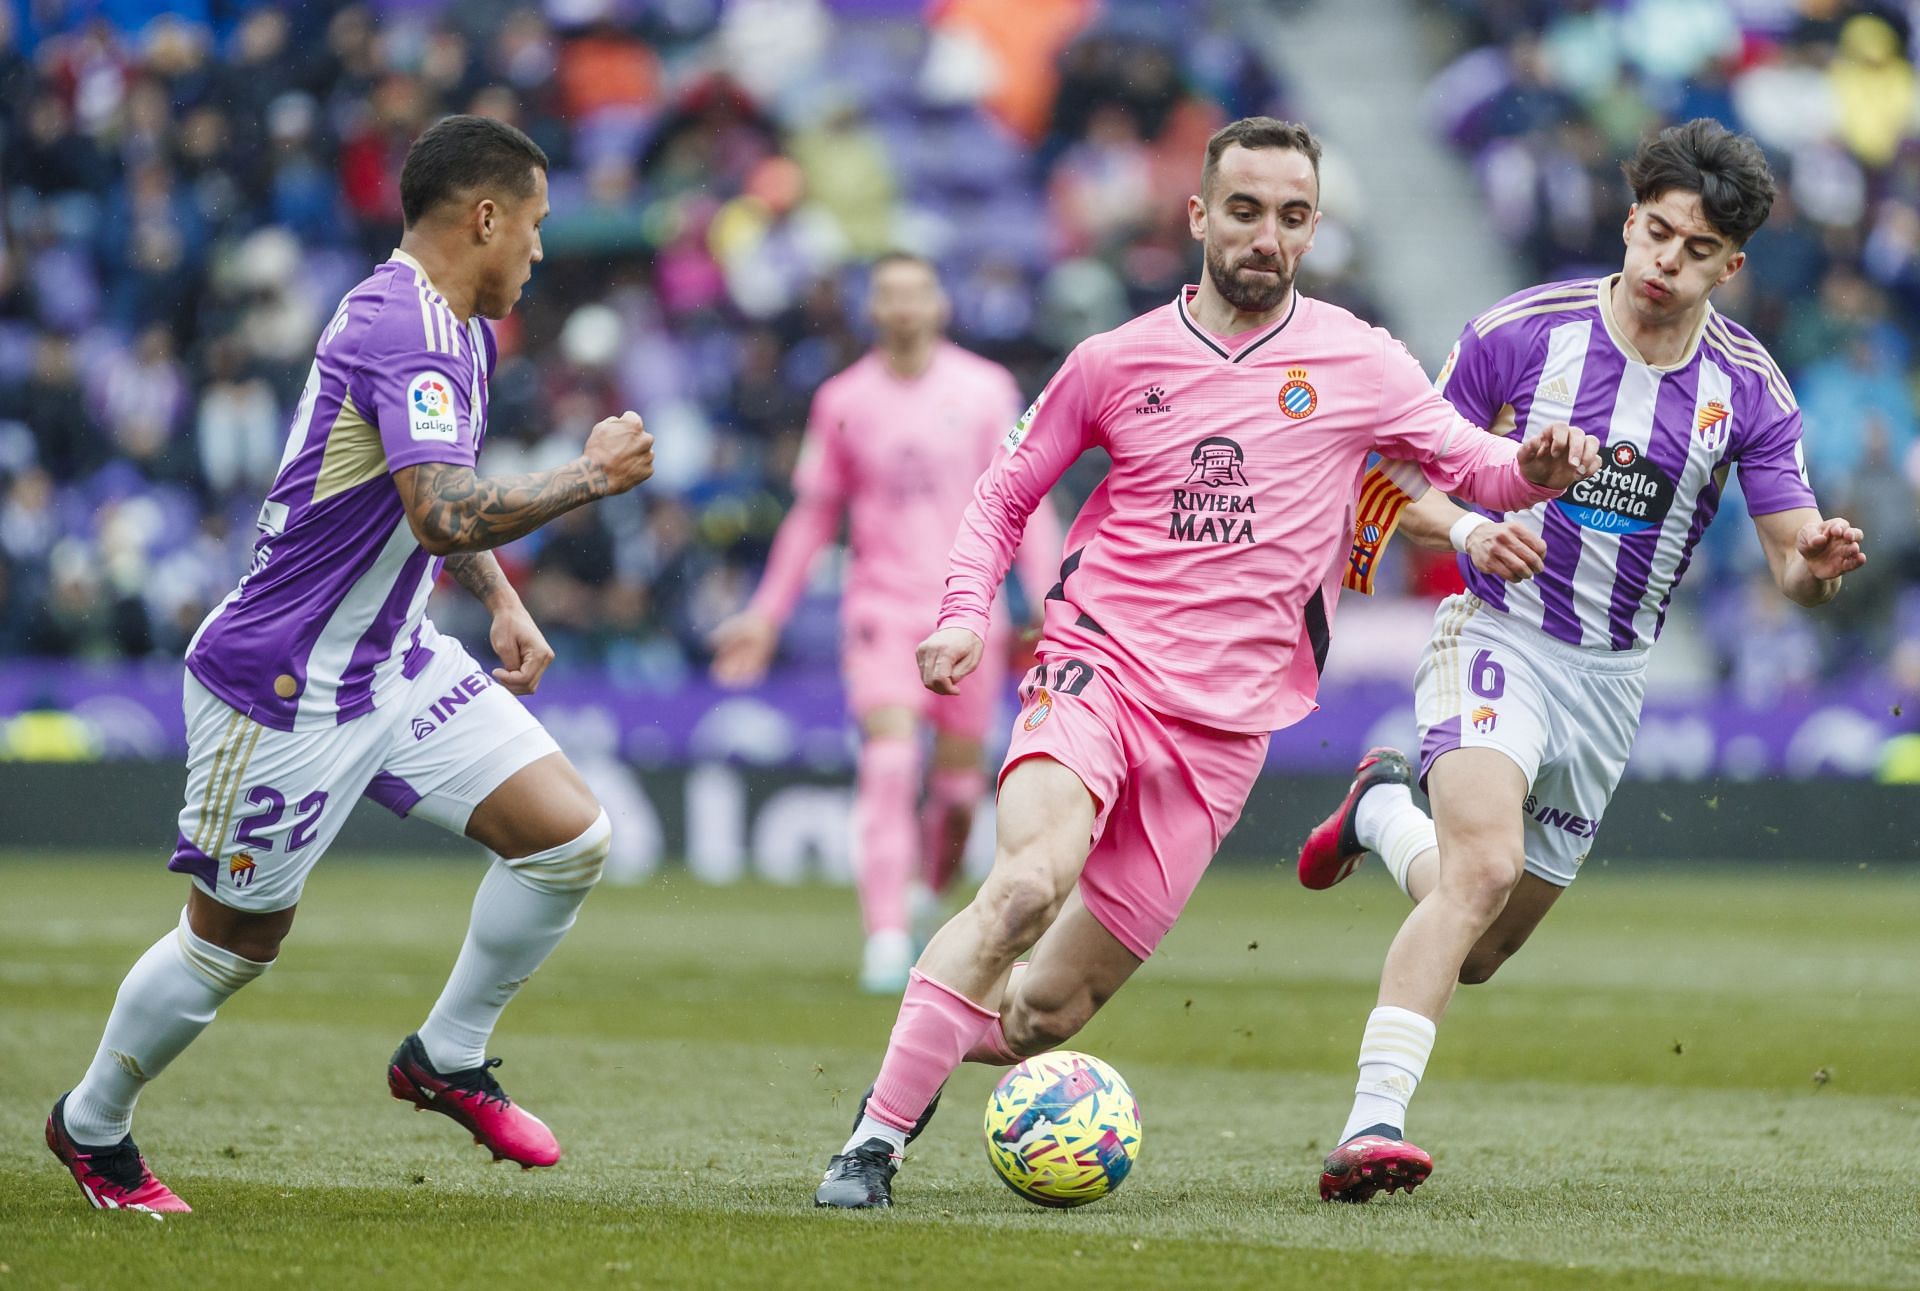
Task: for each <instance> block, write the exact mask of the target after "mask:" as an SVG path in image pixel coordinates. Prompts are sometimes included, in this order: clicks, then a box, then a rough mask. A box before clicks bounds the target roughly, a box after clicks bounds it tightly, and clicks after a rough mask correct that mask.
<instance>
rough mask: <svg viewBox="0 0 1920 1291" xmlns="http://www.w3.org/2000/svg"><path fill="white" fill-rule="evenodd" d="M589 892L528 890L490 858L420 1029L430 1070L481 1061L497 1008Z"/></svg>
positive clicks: (529, 972)
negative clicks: (456, 953) (442, 984)
mask: <svg viewBox="0 0 1920 1291" xmlns="http://www.w3.org/2000/svg"><path fill="white" fill-rule="evenodd" d="M591 890H592V889H591V888H586V887H583V888H578V889H574V890H571V891H558V892H556V891H554V890H552V889H550V888H544V887H534V886H533V885H532V884H530V883H527V882H524V881H523V880H521V879H520V878H519V877H517V876H516V875H515V874H514V871H513V869H512V868H511V867H510V866H508V864H507V863H506V862H505V861H498V860H496V861H495V862H494V863H493V865H492V866H491V867H490V868H489V869H488V870H487V874H486V877H485V878H483V879H481V880H480V890H479V891H478V892H477V893H475V894H474V898H473V918H472V920H471V921H470V922H469V923H468V925H467V939H466V942H465V943H464V944H463V945H462V946H461V947H460V958H459V959H457V960H455V961H454V965H453V973H452V974H451V975H450V976H449V977H448V978H447V985H446V988H445V989H444V990H442V991H441V992H440V998H439V999H438V1000H436V1001H434V1005H433V1011H432V1012H431V1013H429V1014H427V1020H426V1021H425V1022H423V1023H422V1024H421V1026H420V1043H421V1045H422V1046H424V1047H425V1049H426V1051H427V1061H428V1062H431V1063H432V1064H433V1066H434V1070H436V1071H441V1072H450V1071H465V1070H466V1069H467V1068H469V1067H478V1066H479V1065H480V1064H481V1063H483V1062H485V1061H486V1060H487V1040H488V1039H489V1038H490V1037H491V1036H492V1035H493V1028H494V1024H495V1023H496V1022H498V1021H499V1020H500V1012H501V1010H502V1009H505V1008H506V1007H507V1005H508V1004H509V1003H510V1002H511V1001H512V1000H513V997H514V996H515V995H516V994H518V993H519V990H520V988H521V987H522V986H525V985H526V984H527V979H528V978H529V977H532V976H533V971H534V970H535V969H536V968H538V967H540V965H541V964H543V963H545V962H546V958H547V956H548V955H549V954H551V953H552V952H553V948H554V947H555V946H558V945H559V944H560V939H561V938H562V937H564V936H566V935H567V929H569V928H571V927H573V920H574V916H575V915H576V914H578V913H579V911H580V903H581V902H582V901H585V900H586V899H587V893H588V892H589V891H591Z"/></svg>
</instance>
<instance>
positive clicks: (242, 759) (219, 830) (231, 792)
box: [200, 722, 266, 861]
mask: <svg viewBox="0 0 1920 1291" xmlns="http://www.w3.org/2000/svg"><path fill="white" fill-rule="evenodd" d="M247 725H248V726H249V727H251V728H252V729H251V730H250V731H249V732H247V751H246V752H245V753H242V754H241V755H240V756H239V758H238V759H237V760H236V761H235V762H233V763H231V764H230V765H232V766H233V768H234V771H233V774H232V776H230V777H229V779H230V780H231V784H230V785H229V786H228V788H227V790H226V793H225V795H224V796H225V798H226V802H225V804H224V805H223V806H222V807H221V809H220V817H219V821H218V823H217V824H216V825H215V826H214V830H213V837H212V838H211V839H209V840H208V844H209V846H207V847H202V848H201V849H200V850H201V851H203V852H205V853H206V854H207V855H208V856H211V857H213V859H214V860H216V861H218V860H219V859H220V852H219V850H218V849H219V848H221V847H223V846H224V845H225V844H226V841H227V826H228V825H231V824H232V823H233V805H234V803H235V802H236V801H238V800H239V797H240V786H241V785H243V784H245V783H246V776H247V764H248V763H249V762H252V761H253V746H254V745H256V744H258V743H259V742H260V732H261V731H263V730H265V729H266V727H264V726H261V725H259V724H258V723H256V722H248V723H247ZM236 747H237V746H236Z"/></svg>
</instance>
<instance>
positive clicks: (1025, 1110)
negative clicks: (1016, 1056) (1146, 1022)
mask: <svg viewBox="0 0 1920 1291" xmlns="http://www.w3.org/2000/svg"><path fill="white" fill-rule="evenodd" d="M986 1140H987V1160H989V1161H991V1162H992V1163H993V1171H994V1173H995V1174H997V1175H999V1176H1000V1178H1001V1180H1002V1181H1003V1182H1004V1183H1005V1184H1006V1185H1007V1187H1009V1188H1011V1189H1013V1190H1014V1191H1015V1192H1017V1193H1019V1194H1020V1195H1021V1196H1022V1197H1025V1198H1026V1199H1027V1200H1028V1201H1031V1202H1033V1203H1034V1204H1035V1205H1039V1206H1056V1207H1067V1206H1084V1205H1086V1204H1087V1203H1088V1202H1090V1201H1098V1200H1100V1199H1101V1198H1102V1197H1104V1196H1106V1195H1107V1194H1109V1193H1111V1192H1112V1191H1113V1190H1114V1189H1115V1188H1118V1187H1119V1186H1120V1184H1121V1183H1122V1181H1124V1180H1125V1179H1126V1177H1127V1174H1128V1172H1129V1171H1131V1170H1132V1169H1133V1163H1134V1161H1135V1159H1137V1158H1138V1157H1139V1155H1140V1105H1139V1104H1138V1103H1137V1102H1135V1101H1134V1097H1133V1091H1132V1090H1131V1089H1129V1088H1127V1082H1126V1081H1125V1080H1123V1079H1121V1077H1120V1073H1119V1072H1117V1071H1115V1070H1114V1069H1113V1068H1112V1067H1109V1066H1108V1065H1107V1064H1106V1063H1104V1062H1102V1061H1100V1060H1099V1059H1098V1058H1095V1057H1093V1056H1091V1055H1089V1054H1084V1053H1074V1052H1072V1051H1071V1050H1064V1049H1063V1050H1061V1051H1059V1052H1057V1053H1044V1054H1041V1055H1040V1056H1039V1057H1037V1058H1029V1059H1027V1060H1026V1061H1025V1062H1023V1063H1021V1064H1020V1065H1019V1066H1018V1067H1015V1068H1014V1069H1013V1070H1012V1071H1010V1072H1008V1073H1007V1074H1006V1076H1005V1077H1004V1078H1002V1079H1001V1081H1000V1083H999V1084H998V1085H995V1086H994V1088H993V1096H992V1097H991V1098H989V1099H988V1100H987V1123H986Z"/></svg>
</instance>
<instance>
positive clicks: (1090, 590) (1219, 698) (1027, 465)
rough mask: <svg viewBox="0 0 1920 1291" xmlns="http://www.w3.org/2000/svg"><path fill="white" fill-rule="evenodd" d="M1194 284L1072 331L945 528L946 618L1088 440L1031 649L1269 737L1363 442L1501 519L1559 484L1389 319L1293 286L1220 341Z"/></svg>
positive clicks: (1344, 517)
mask: <svg viewBox="0 0 1920 1291" xmlns="http://www.w3.org/2000/svg"><path fill="white" fill-rule="evenodd" d="M1195 290H1196V289H1195V288H1193V287H1188V288H1186V289H1185V291H1184V292H1183V293H1182V294H1181V295H1180V296H1179V297H1178V298H1176V299H1175V300H1174V301H1173V302H1172V303H1171V304H1168V305H1165V306H1163V307H1161V308H1159V309H1156V310H1154V311H1152V312H1151V313H1148V314H1143V315H1142V316H1141V317H1139V318H1136V319H1134V320H1133V321H1132V322H1130V323H1128V324H1126V325H1125V326H1123V327H1119V328H1116V329H1114V330H1113V331H1111V332H1105V333H1102V334H1101V335H1099V336H1094V337H1090V338H1089V339H1087V340H1086V341H1083V342H1082V343H1081V344H1080V345H1079V346H1078V347H1077V348H1076V349H1075V350H1074V351H1073V353H1072V354H1070V355H1069V356H1068V357H1067V361H1066V363H1065V364H1064V365H1063V366H1062V367H1061V369H1060V371H1059V372H1058V373H1056V374H1055V376H1054V378H1053V380H1052V381H1051V382H1049V383H1048V385H1047V388H1046V389H1045V390H1044V391H1043V392H1042V393H1041V395H1040V397H1039V399H1037V400H1035V401H1034V404H1033V406H1032V407H1030V408H1028V409H1027V411H1026V413H1025V414H1024V415H1023V416H1022V417H1021V418H1020V420H1019V421H1018V422H1016V423H1015V424H1014V428H1013V430H1012V431H1011V432H1010V433H1009V434H1008V435H1007V437H1006V451H1005V452H1004V453H1002V454H1001V455H1000V457H999V458H998V459H997V460H996V461H995V462H994V465H993V468H992V469H991V470H989V471H988V472H987V473H986V474H985V475H983V476H982V477H981V479H980V483H979V485H978V487H977V488H976V489H975V490H974V495H973V501H972V502H971V503H969V504H968V506H967V511H966V516H965V518H964V519H963V520H962V521H961V524H960V534H959V538H958V540H957V542H956V544H955V546H954V549H953V555H952V558H951V560H950V562H949V564H948V573H947V594H946V599H945V600H944V601H943V602H942V604H941V610H940V626H941V627H964V628H968V629H970V630H972V631H974V632H976V633H982V635H984V628H985V624H986V621H987V613H988V607H989V605H990V603H991V601H992V598H993V593H994V590H995V588H997V587H998V586H999V584H1000V580H1001V579H1002V578H1003V577H1004V576H1005V572H1006V569H1007V565H1008V562H1009V561H1010V560H1011V558H1012V553H1013V544H1014V541H1015V539H1016V537H1017V536H1018V534H1019V533H1020V531H1021V527H1022V525H1023V524H1024V523H1025V521H1026V517H1027V513H1028V512H1029V511H1031V510H1032V509H1033V507H1034V506H1035V504H1036V503H1037V502H1038V501H1039V499H1041V498H1042V497H1044V496H1045V495H1046V492H1047V490H1048V489H1050V488H1051V487H1052V486H1053V484H1054V482H1055V481H1056V480H1058V479H1059V478H1060V475H1061V473H1062V472H1063V471H1065V470H1066V468H1067V467H1068V466H1069V465H1070V464H1071V463H1072V462H1073V460H1074V459H1075V458H1077V457H1079V456H1080V454H1081V453H1083V452H1085V451H1086V450H1087V449H1089V448H1095V447H1098V448H1101V449H1104V450H1105V451H1106V453H1107V456H1108V458H1109V459H1110V460H1111V465H1110V467H1109V469H1108V472H1107V478H1106V480H1105V481H1104V482H1103V483H1102V484H1101V485H1100V487H1099V488H1098V489H1096V490H1095V491H1094V493H1093V496H1092V497H1090V498H1088V499H1087V504H1086V505H1085V506H1084V507H1082V508H1081V510H1080V514H1079V516H1078V517H1077V518H1076V519H1075V520H1074V522H1073V524H1072V526H1071V528H1070V529H1069V530H1068V532H1067V540H1066V552H1067V555H1066V560H1065V562H1064V563H1063V564H1062V567H1061V569H1062V576H1061V578H1060V581H1059V583H1058V584H1057V585H1056V588H1055V590H1054V592H1053V593H1052V594H1051V596H1050V598H1049V600H1048V603H1047V622H1046V636H1045V643H1044V647H1043V653H1045V654H1055V655H1074V656H1077V657H1080V658H1083V659H1086V660H1088V661H1090V662H1093V663H1097V664H1099V665H1100V666H1102V667H1103V668H1105V669H1107V670H1108V671H1109V672H1110V673H1111V674H1112V675H1113V676H1114V677H1115V679H1117V680H1118V681H1119V682H1120V684H1121V685H1123V686H1125V687H1126V688H1127V689H1128V690H1130V691H1132V692H1133V693H1134V694H1135V695H1136V696H1138V697H1139V699H1140V700H1141V701H1142V702H1144V703H1146V704H1147V705H1148V706H1149V707H1151V708H1153V709H1155V710H1157V711H1159V712H1161V713H1165V714H1167V715H1169V716H1172V717H1178V718H1183V719H1185V720H1187V721H1191V722H1195V723H1197V724H1200V725H1203V726H1208V727H1212V728H1214V729H1217V730H1225V731H1270V730H1276V729H1278V728H1280V727H1283V726H1287V725H1290V724H1291V723H1293V722H1296V721H1298V720H1299V719H1300V718H1301V717H1302V716H1304V715H1305V714H1307V713H1308V712H1310V711H1312V709H1313V707H1314V702H1313V697H1314V693H1315V691H1316V690H1317V689H1318V688H1319V680H1320V669H1321V667H1322V666H1323V665H1324V664H1325V662H1326V654H1327V644H1328V640H1329V634H1330V631H1331V628H1332V622H1333V607H1334V600H1335V598H1336V597H1337V596H1338V595H1339V590H1340V581H1341V576H1342V574H1343V573H1344V572H1345V569H1346V561H1347V555H1348V552H1349V549H1350V547H1351V542H1352V538H1353V522H1354V507H1355V504H1356V501H1357V497H1358V493H1359V485H1360V479H1361V475H1362V473H1363V472H1364V470H1365V468H1366V464H1367V457H1368V455H1369V454H1370V453H1376V452H1377V453H1380V454H1383V455H1385V456H1388V457H1394V458H1402V459H1408V460H1412V461H1416V462H1419V463H1421V464H1422V465H1423V466H1424V467H1425V469H1426V472H1427V474H1428V475H1429V476H1430V477H1431V478H1432V479H1433V480H1434V482H1435V483H1437V484H1440V486H1441V487H1443V488H1445V489H1446V490H1448V491H1449V492H1452V493H1458V494H1460V495H1461V496H1463V497H1466V498H1469V499H1471V500H1474V501H1479V502H1482V503H1483V504H1485V505H1487V506H1488V507H1490V508H1491V509H1493V510H1496V511H1503V510H1513V509H1522V508H1524V507H1527V506H1531V505H1533V504H1534V503H1535V502H1538V501H1541V500H1544V499H1546V498H1550V497H1553V496H1556V494H1555V493H1554V491H1552V490H1546V489H1541V488H1538V487H1537V486H1535V485H1534V484H1532V483H1531V482H1529V481H1528V480H1527V479H1526V477H1525V476H1523V475H1522V474H1521V473H1520V470H1519V467H1518V465H1517V464H1516V462H1515V457H1516V455H1517V453H1518V451H1519V445H1518V444H1517V443H1515V442H1514V441H1512V440H1508V439H1502V438H1500V437H1498V436H1495V435H1489V434H1487V433H1486V432H1485V431H1484V430H1482V429H1480V428H1479V427H1478V426H1475V425H1473V424H1472V423H1471V422H1469V421H1466V420H1465V419H1463V418H1462V417H1461V416H1460V414H1459V413H1457V412H1455V411H1454V409H1453V408H1452V406H1451V405H1449V404H1448V403H1447V401H1446V400H1445V399H1444V398H1442V397H1441V396H1440V395H1439V394H1437V393H1435V391H1434V389H1433V387H1432V386H1431V385H1429V384H1428V382H1427V378H1426V375H1425V374H1424V373H1423V372H1422V371H1421V370H1420V365H1419V364H1418V363H1417V362H1415V361H1414V359H1413V356H1412V355H1410V354H1408V353H1407V351H1406V349H1405V348H1404V347H1403V346H1402V345H1401V344H1400V343H1399V342H1398V341H1396V340H1394V339H1393V337H1391V336H1389V335H1388V334H1387V333H1386V332H1385V331H1384V330H1382V329H1380V328H1377V327H1371V326H1369V325H1368V324H1366V323H1364V322H1362V321H1361V320H1360V319H1358V318H1355V317H1354V316H1353V315H1352V314H1350V313H1348V312H1347V311H1346V310H1344V309H1340V308H1338V307H1337V306H1334V305H1329V304H1327V303H1325V302H1324V301H1318V300H1312V299H1309V298H1307V297H1304V296H1301V295H1299V294H1298V293H1297V292H1296V293H1295V295H1294V304H1293V307H1292V309H1291V311H1290V312H1289V313H1288V314H1287V316H1286V317H1285V318H1284V319H1283V320H1282V321H1280V322H1278V323H1275V324H1273V325H1272V326H1270V327H1267V328H1264V329H1261V330H1259V331H1256V332H1249V333H1245V334H1243V335H1241V336H1236V337H1232V338H1228V339H1224V340H1223V339H1221V338H1218V337H1215V336H1213V335H1211V334H1209V333H1208V332H1207V331H1206V330H1204V329H1203V328H1201V327H1200V325H1199V324H1197V323H1196V322H1194V320H1193V316H1192V313H1191V312H1190V308H1189V302H1190V300H1191V299H1192V296H1193V293H1194V291H1195Z"/></svg>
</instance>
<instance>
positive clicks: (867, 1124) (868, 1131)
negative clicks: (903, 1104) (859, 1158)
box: [840, 1114, 907, 1156]
mask: <svg viewBox="0 0 1920 1291" xmlns="http://www.w3.org/2000/svg"><path fill="white" fill-rule="evenodd" d="M868 1139H885V1140H886V1141H887V1145H888V1146H889V1147H891V1148H892V1149H893V1154H894V1155H895V1156H905V1155H906V1152H907V1132H906V1131H905V1130H902V1129H896V1128H894V1127H893V1126H891V1125H889V1124H887V1123H886V1122H885V1121H882V1120H876V1119H875V1118H874V1117H873V1116H872V1114H868V1115H866V1116H862V1117H861V1118H860V1123H859V1124H858V1125H856V1126H854V1127H853V1137H852V1138H850V1139H848V1140H847V1146H845V1147H843V1148H841V1149H840V1155H841V1156H845V1155H846V1154H847V1153H849V1152H851V1151H853V1150H854V1149H855V1148H857V1147H859V1146H860V1145H861V1144H862V1143H865V1142H866V1141H867V1140H868Z"/></svg>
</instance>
